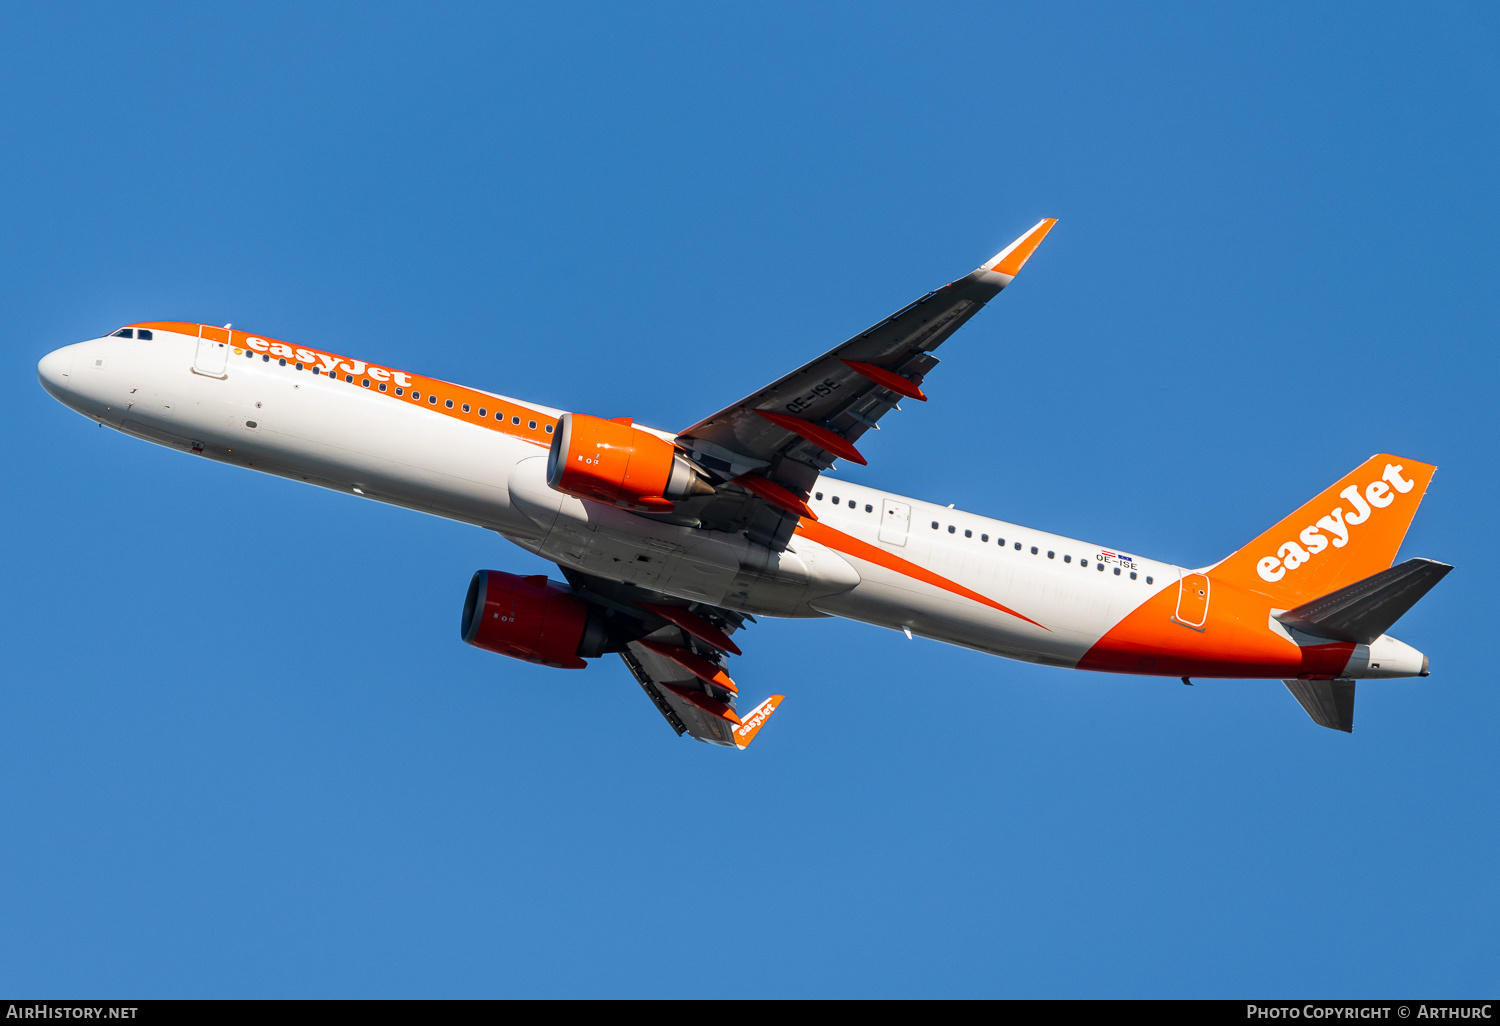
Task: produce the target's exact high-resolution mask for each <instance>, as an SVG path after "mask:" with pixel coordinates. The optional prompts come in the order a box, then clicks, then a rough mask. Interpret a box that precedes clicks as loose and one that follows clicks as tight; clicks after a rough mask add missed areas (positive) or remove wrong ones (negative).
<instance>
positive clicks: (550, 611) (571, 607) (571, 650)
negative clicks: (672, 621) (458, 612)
mask: <svg viewBox="0 0 1500 1026" xmlns="http://www.w3.org/2000/svg"><path fill="white" fill-rule="evenodd" d="M460 629H461V631H462V635H463V639H464V641H466V642H468V643H469V644H470V645H473V646H474V647H475V648H482V649H485V650H486V651H489V652H498V653H500V654H501V655H507V656H510V657H511V658H513V659H524V660H525V661H526V662H528V663H541V664H542V665H543V666H556V667H559V668H562V669H567V670H578V669H582V668H583V667H584V666H585V665H586V664H585V663H584V661H583V657H584V656H589V657H592V656H597V655H600V654H601V653H602V652H603V650H604V646H605V644H606V643H607V642H608V632H607V631H606V630H605V627H604V625H603V623H601V622H600V621H599V619H598V618H597V617H596V616H594V615H592V613H591V612H590V610H589V604H588V603H587V602H585V601H584V600H583V599H581V598H579V597H578V596H577V595H575V594H573V591H572V589H570V588H569V587H568V586H567V585H566V584H559V583H557V582H556V581H549V580H547V578H546V577H544V576H541V575H537V576H535V577H518V576H516V575H515V574H507V573H503V572H502V571H499V570H480V571H478V572H476V573H475V574H474V579H473V580H471V581H470V582H469V594H468V597H467V598H465V599H464V618H463V623H462V624H461V627H460Z"/></svg>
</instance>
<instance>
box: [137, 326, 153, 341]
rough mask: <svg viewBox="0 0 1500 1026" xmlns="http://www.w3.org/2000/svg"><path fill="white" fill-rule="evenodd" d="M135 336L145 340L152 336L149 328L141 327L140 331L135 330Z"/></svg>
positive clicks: (149, 339)
mask: <svg viewBox="0 0 1500 1026" xmlns="http://www.w3.org/2000/svg"><path fill="white" fill-rule="evenodd" d="M135 337H136V338H143V339H145V340H146V341H147V342H150V341H151V338H152V336H151V330H150V329H149V328H142V329H141V330H140V331H137V332H136V333H135Z"/></svg>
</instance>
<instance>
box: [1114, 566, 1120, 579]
mask: <svg viewBox="0 0 1500 1026" xmlns="http://www.w3.org/2000/svg"><path fill="white" fill-rule="evenodd" d="M1115 576H1116V577H1119V576H1120V568H1119V567H1115Z"/></svg>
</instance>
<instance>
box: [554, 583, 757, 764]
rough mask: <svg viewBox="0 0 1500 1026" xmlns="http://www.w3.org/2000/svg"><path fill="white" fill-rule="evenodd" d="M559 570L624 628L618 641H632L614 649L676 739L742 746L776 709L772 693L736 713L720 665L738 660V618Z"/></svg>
mask: <svg viewBox="0 0 1500 1026" xmlns="http://www.w3.org/2000/svg"><path fill="white" fill-rule="evenodd" d="M560 569H561V570H562V572H563V575H564V576H565V577H566V578H567V579H568V583H569V584H570V585H572V586H573V591H574V593H575V594H577V595H578V596H579V597H580V598H582V599H584V600H585V601H587V602H590V603H592V604H594V605H595V606H599V607H602V608H603V610H604V611H605V613H606V614H607V615H608V617H609V618H610V619H611V620H613V621H615V622H616V623H619V622H621V621H624V622H626V623H628V624H629V627H628V628H627V630H628V633H625V634H624V635H623V637H626V638H633V639H634V640H631V641H628V642H626V643H625V644H624V645H623V646H621V647H620V649H619V651H620V658H621V659H623V660H624V661H625V665H626V666H628V667H629V668H630V672H631V673H632V674H633V675H634V676H635V679H636V681H637V682H638V683H639V684H640V685H641V689H642V690H644V691H645V692H646V697H648V698H650V699H651V703H652V704H653V705H655V706H656V709H657V711H658V712H660V713H661V714H662V716H663V717H665V718H666V721H667V723H668V724H670V725H671V727H672V729H673V730H675V731H677V733H678V735H679V736H681V735H682V734H688V735H690V736H692V737H695V738H697V739H698V740H699V741H706V742H708V743H709V744H713V745H722V746H724V747H727V748H744V747H746V746H747V745H749V744H750V742H751V741H753V740H754V739H755V735H756V734H757V733H759V731H760V728H761V725H762V724H764V723H765V721H766V720H767V719H769V718H770V716H771V714H772V713H773V712H775V711H776V707H777V706H779V705H780V704H781V702H782V699H783V698H784V697H785V696H783V695H772V696H771V697H770V698H767V699H766V700H765V701H763V702H761V703H760V704H759V705H757V706H755V707H754V708H753V709H751V710H750V711H749V712H747V713H744V714H741V713H740V712H739V711H738V704H739V685H738V684H736V683H735V682H734V679H733V678H731V677H730V676H729V673H728V672H727V670H726V664H727V662H728V656H729V655H731V654H733V655H739V654H740V649H739V646H737V645H736V644H735V643H734V642H733V641H731V640H730V638H729V635H730V634H731V633H733V632H734V631H736V630H738V629H739V628H740V627H742V626H743V625H744V622H745V620H746V619H747V618H746V617H745V615H744V614H742V613H736V612H733V611H732V610H728V609H720V608H718V607H717V606H710V605H707V604H705V603H686V602H683V600H681V599H677V598H672V597H671V596H668V595H663V594H661V593H659V592H654V591H648V590H647V589H645V588H637V587H635V586H634V585H630V584H622V583H619V582H617V581H610V580H607V579H605V578H603V577H595V576H593V575H592V574H584V573H579V572H578V571H576V570H570V569H569V568H567V567H560ZM613 650H614V649H613V648H611V649H610V651H613Z"/></svg>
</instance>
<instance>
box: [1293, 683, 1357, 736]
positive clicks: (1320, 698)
mask: <svg viewBox="0 0 1500 1026" xmlns="http://www.w3.org/2000/svg"><path fill="white" fill-rule="evenodd" d="M1282 683H1283V684H1285V685H1286V689H1287V690H1288V691H1290V692H1291V693H1292V697H1293V698H1295V699H1296V700H1297V701H1298V702H1300V703H1302V708H1304V709H1306V710H1307V715H1309V716H1311V717H1312V719H1313V722H1314V723H1316V724H1317V725H1318V726H1320V727H1328V728H1329V729H1331V730H1342V731H1343V732H1344V733H1346V734H1352V733H1354V681H1352V680H1284V681H1282Z"/></svg>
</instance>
